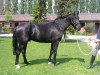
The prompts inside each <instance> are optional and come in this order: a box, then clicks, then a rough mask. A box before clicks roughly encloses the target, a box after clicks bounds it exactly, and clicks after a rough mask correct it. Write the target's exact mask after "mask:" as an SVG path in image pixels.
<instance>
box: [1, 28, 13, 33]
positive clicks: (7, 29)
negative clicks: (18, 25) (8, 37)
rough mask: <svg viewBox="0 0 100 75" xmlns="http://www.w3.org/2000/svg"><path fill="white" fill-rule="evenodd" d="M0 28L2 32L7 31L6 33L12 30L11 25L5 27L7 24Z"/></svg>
mask: <svg viewBox="0 0 100 75" xmlns="http://www.w3.org/2000/svg"><path fill="white" fill-rule="evenodd" d="M2 30H3V31H4V33H7V34H9V33H11V32H12V28H11V27H7V26H3V27H2Z"/></svg>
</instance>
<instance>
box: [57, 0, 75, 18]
mask: <svg viewBox="0 0 100 75" xmlns="http://www.w3.org/2000/svg"><path fill="white" fill-rule="evenodd" d="M57 6H58V15H59V16H63V15H66V14H68V13H72V12H74V11H75V10H76V7H77V1H76V0H60V1H58V5H57Z"/></svg>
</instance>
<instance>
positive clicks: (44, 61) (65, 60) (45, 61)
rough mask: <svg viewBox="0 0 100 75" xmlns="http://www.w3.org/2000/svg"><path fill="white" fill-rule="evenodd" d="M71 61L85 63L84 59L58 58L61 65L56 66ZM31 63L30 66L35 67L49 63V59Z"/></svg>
mask: <svg viewBox="0 0 100 75" xmlns="http://www.w3.org/2000/svg"><path fill="white" fill-rule="evenodd" d="M71 60H77V61H79V62H82V63H84V62H85V61H84V59H83V58H57V62H59V63H57V64H56V65H60V64H63V63H66V62H69V61H71ZM29 62H30V65H35V64H42V63H47V62H48V60H47V59H36V60H31V61H29ZM24 66H26V65H24ZM24 66H22V67H24Z"/></svg>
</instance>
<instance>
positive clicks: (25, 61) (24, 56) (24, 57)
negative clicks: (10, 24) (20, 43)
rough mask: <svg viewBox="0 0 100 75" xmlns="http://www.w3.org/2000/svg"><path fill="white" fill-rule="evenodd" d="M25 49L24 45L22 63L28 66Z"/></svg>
mask: <svg viewBox="0 0 100 75" xmlns="http://www.w3.org/2000/svg"><path fill="white" fill-rule="evenodd" d="M26 48H27V43H26V44H25V45H24V49H23V50H22V54H23V59H24V63H25V64H29V62H28V61H27V58H26Z"/></svg>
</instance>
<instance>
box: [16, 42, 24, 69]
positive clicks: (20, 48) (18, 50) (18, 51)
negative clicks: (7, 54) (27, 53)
mask: <svg viewBox="0 0 100 75" xmlns="http://www.w3.org/2000/svg"><path fill="white" fill-rule="evenodd" d="M23 47H24V45H21V44H19V47H18V49H17V51H16V60H15V65H16V69H19V68H20V66H19V56H20V53H21V51H22V49H23Z"/></svg>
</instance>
